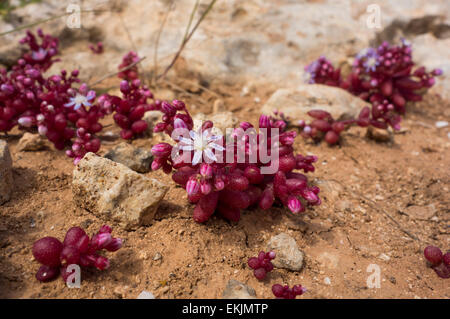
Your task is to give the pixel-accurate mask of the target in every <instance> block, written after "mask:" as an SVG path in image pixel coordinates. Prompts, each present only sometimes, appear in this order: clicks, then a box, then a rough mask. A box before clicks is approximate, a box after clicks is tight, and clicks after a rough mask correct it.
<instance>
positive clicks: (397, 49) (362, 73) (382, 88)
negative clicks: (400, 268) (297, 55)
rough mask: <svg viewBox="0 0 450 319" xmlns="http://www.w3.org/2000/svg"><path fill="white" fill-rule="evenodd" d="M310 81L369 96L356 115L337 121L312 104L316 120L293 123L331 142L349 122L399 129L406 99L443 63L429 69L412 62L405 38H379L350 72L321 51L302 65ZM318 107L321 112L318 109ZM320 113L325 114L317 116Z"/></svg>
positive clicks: (417, 94) (421, 90)
mask: <svg viewBox="0 0 450 319" xmlns="http://www.w3.org/2000/svg"><path fill="white" fill-rule="evenodd" d="M305 71H306V74H307V75H308V80H307V82H308V83H317V84H324V85H329V86H336V87H340V88H342V89H344V90H347V91H349V92H350V93H352V94H354V95H356V96H358V97H360V98H361V99H363V100H365V101H367V102H369V103H370V104H371V107H370V108H369V107H365V108H364V109H362V110H361V112H360V114H359V116H358V118H356V119H349V120H346V121H337V120H335V119H333V118H332V117H331V116H330V115H329V114H325V113H327V112H325V111H320V110H315V111H313V115H311V114H309V115H310V116H311V117H313V118H314V120H313V121H312V122H311V123H309V124H307V123H305V122H304V121H303V122H302V123H301V124H299V125H297V126H299V127H300V128H301V129H302V136H303V137H305V138H311V139H313V140H316V141H320V140H322V139H325V141H326V142H327V143H328V144H330V145H333V144H336V143H338V142H339V140H340V133H341V132H342V131H344V130H345V129H347V128H348V127H349V126H351V125H358V126H361V127H368V126H373V127H376V128H379V129H387V128H388V127H389V126H390V127H392V128H393V129H394V130H399V129H400V121H401V115H403V114H405V112H406V105H407V103H408V102H417V101H421V100H422V96H423V95H424V94H425V92H426V91H427V90H428V89H429V88H431V87H432V86H433V85H434V84H435V77H436V76H440V75H442V70H441V69H435V70H432V71H431V72H427V71H426V69H425V68H424V67H416V65H415V63H414V62H413V60H412V48H411V45H410V44H408V43H407V42H406V41H405V40H402V44H401V45H398V46H394V45H390V44H389V43H387V42H383V43H382V44H381V45H380V46H379V47H378V48H367V49H365V50H363V51H362V52H360V53H359V54H358V55H357V56H356V57H355V60H354V63H353V66H352V69H351V72H350V74H348V76H346V77H343V76H342V74H341V69H339V68H338V69H336V68H334V66H333V65H332V64H331V62H330V61H329V60H327V59H326V58H325V57H320V58H319V59H318V60H316V61H314V62H312V63H311V64H309V65H308V66H306V67H305ZM319 111H320V112H322V113H319ZM320 117H323V118H320Z"/></svg>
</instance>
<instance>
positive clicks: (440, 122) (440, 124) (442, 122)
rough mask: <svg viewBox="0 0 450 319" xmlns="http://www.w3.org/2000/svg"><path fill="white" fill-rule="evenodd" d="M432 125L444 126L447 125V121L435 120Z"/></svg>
mask: <svg viewBox="0 0 450 319" xmlns="http://www.w3.org/2000/svg"><path fill="white" fill-rule="evenodd" d="M434 125H436V127H437V128H444V127H447V126H448V122H447V121H437V122H436V123H434Z"/></svg>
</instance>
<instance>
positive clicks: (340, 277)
mask: <svg viewBox="0 0 450 319" xmlns="http://www.w3.org/2000/svg"><path fill="white" fill-rule="evenodd" d="M184 80H185V79H183V78H180V77H179V78H177V79H172V81H173V82H171V84H167V83H166V84H164V85H163V87H160V88H159V90H168V89H170V90H172V91H173V92H174V93H175V94H176V96H177V98H179V99H182V100H184V101H185V102H186V103H187V105H188V106H189V108H190V110H191V111H192V113H193V114H195V113H197V112H204V113H209V112H211V108H212V105H213V102H214V100H215V99H216V98H218V97H220V98H222V99H223V100H224V102H225V108H226V109H227V110H230V111H232V112H233V113H234V114H235V116H236V117H237V118H238V119H240V120H250V121H251V122H254V123H256V122H257V120H258V117H259V110H260V108H261V106H262V105H263V103H264V102H265V101H266V100H267V99H268V98H269V96H270V94H271V93H272V92H273V91H274V89H275V88H271V87H257V88H256V91H255V92H251V93H250V94H249V95H248V96H244V97H242V96H241V95H240V92H241V88H242V85H231V86H230V85H227V84H224V83H213V84H207V85H208V86H209V90H208V91H206V90H204V89H199V88H196V87H195V86H194V87H193V86H192V85H191V84H187V82H186V81H184ZM103 85H104V87H105V88H106V87H111V86H114V85H118V80H116V79H111V80H110V81H109V82H105V83H103ZM175 87H176V88H175ZM154 92H155V94H156V95H157V96H158V90H154ZM256 97H257V98H259V99H260V102H259V103H257V102H255V98H256ZM449 106H450V105H449V103H445V102H443V101H441V100H440V99H439V97H438V96H434V95H432V94H431V93H430V94H428V96H427V99H426V100H425V101H424V102H421V103H419V104H416V105H413V106H411V107H410V108H409V111H408V115H407V116H406V118H405V119H404V121H403V130H402V131H401V132H400V133H397V134H395V139H394V142H393V143H377V142H375V141H373V140H369V139H368V138H367V137H365V130H364V129H361V128H352V129H351V130H350V131H348V132H347V133H346V134H345V138H344V140H343V142H342V143H341V145H340V146H337V147H328V146H327V145H326V144H324V143H322V144H318V145H317V144H312V143H309V142H308V143H306V142H305V141H304V140H303V139H302V138H300V137H298V138H297V140H296V143H295V145H294V146H295V150H296V151H297V152H300V153H302V154H305V153H308V154H310V153H311V154H315V155H317V156H318V157H319V161H318V163H317V165H316V171H315V172H314V173H312V174H311V173H310V174H309V176H310V177H311V178H312V179H313V180H314V181H315V183H317V185H318V186H319V187H321V189H322V192H321V194H320V195H321V197H322V200H323V204H322V205H321V206H318V207H315V208H313V209H310V210H308V211H307V212H306V213H304V214H302V215H301V216H300V217H293V216H292V214H291V213H290V212H289V211H288V209H286V208H273V209H271V210H270V211H267V212H263V211H260V210H253V211H245V212H244V213H243V214H242V218H241V221H240V222H239V223H237V224H234V223H230V222H227V221H225V220H223V219H221V218H219V217H213V218H212V219H211V220H210V221H209V222H207V223H206V224H197V223H195V222H194V221H193V220H192V217H191V215H192V211H193V206H192V205H190V204H188V202H187V198H186V193H185V191H184V190H183V189H181V188H180V187H176V186H175V184H174V183H173V182H172V181H171V178H170V177H169V176H167V175H164V174H163V173H162V172H160V171H158V172H150V173H147V174H145V175H146V176H149V177H154V178H157V179H159V180H161V181H164V182H165V183H167V184H168V185H170V191H169V192H168V194H167V195H166V197H165V199H164V201H163V202H162V204H161V206H160V208H159V210H158V212H157V215H156V218H155V221H154V223H153V224H152V225H150V226H145V227H140V228H138V229H137V230H135V231H130V232H127V231H124V230H121V229H120V228H119V227H114V224H112V226H113V227H114V229H113V235H114V236H115V237H121V238H123V239H124V246H123V248H122V249H121V250H119V251H118V252H117V253H108V257H110V261H111V267H110V268H109V269H108V270H106V271H103V272H101V271H97V270H91V269H89V270H83V272H82V285H81V288H80V289H69V288H67V287H66V286H65V284H64V282H63V281H62V280H61V279H57V280H55V281H53V282H50V283H40V282H38V281H37V280H36V279H35V278H34V275H35V272H36V271H37V269H38V268H39V265H38V263H37V262H36V261H35V260H34V258H33V256H32V254H31V247H32V244H33V242H34V241H35V240H37V239H39V238H41V237H43V236H54V237H57V238H60V239H63V237H64V234H65V232H66V230H67V229H68V228H70V227H72V226H78V225H80V226H82V227H84V228H86V230H87V232H88V233H90V234H92V233H94V232H96V231H97V230H98V228H99V227H100V226H101V225H103V224H104V223H105V221H103V220H99V219H98V218H96V217H95V216H93V215H92V214H90V213H89V212H87V211H85V210H83V209H80V208H78V207H77V205H76V203H74V202H73V200H72V192H71V180H72V170H73V165H72V163H71V160H70V159H68V158H67V157H66V156H65V155H64V153H63V152H59V151H56V150H54V149H52V148H50V149H48V150H44V151H38V152H17V150H16V147H17V143H18V140H19V138H20V135H21V133H20V132H19V131H14V132H12V133H13V135H12V136H10V137H8V138H5V137H3V136H2V137H1V138H2V139H6V140H7V141H8V144H9V146H10V150H11V153H12V158H13V173H14V191H13V194H12V198H11V200H10V201H9V202H7V203H5V204H4V205H2V206H0V297H1V298H136V297H137V295H139V293H140V292H141V291H143V290H148V291H151V292H153V293H154V294H155V296H156V297H157V298H220V297H221V295H222V292H223V290H224V288H225V286H226V283H227V282H228V280H229V279H236V280H239V281H241V282H244V283H246V284H248V285H249V286H251V287H253V288H254V289H255V290H256V295H257V297H259V298H273V295H272V292H271V286H272V285H273V284H275V283H283V284H289V285H294V284H302V285H303V286H305V287H307V288H308V292H307V293H306V294H305V295H303V296H302V297H301V298H449V297H450V289H449V286H448V280H444V279H441V278H439V277H438V276H437V275H436V274H435V273H434V271H433V270H432V269H430V268H429V267H427V265H426V262H425V260H424V257H423V249H424V248H425V247H426V246H427V245H429V244H434V245H437V246H439V247H441V248H443V249H446V248H448V247H450V245H449V243H450V237H449V230H450V229H449V210H448V207H449V205H448V204H449V197H448V192H449V187H450V175H449V166H450V160H449V158H450V157H449V155H450V154H449V139H448V137H447V132H448V128H447V129H445V128H444V129H437V128H435V126H434V123H435V122H436V121H438V120H444V119H447V120H448V118H449V117H450V108H449ZM103 124H112V119H111V118H106V119H104V120H103ZM108 131H112V132H115V133H117V132H118V128H117V127H116V126H114V125H111V126H108V127H107V128H106V129H104V131H103V133H106V132H108ZM159 139H160V137H158V136H154V137H153V138H146V139H137V140H134V141H133V142H132V144H133V145H135V146H139V147H144V148H147V149H150V148H151V146H152V145H154V144H155V143H157V142H158V141H159ZM120 142H121V140H120V139H116V140H114V141H110V142H106V141H105V142H103V144H102V148H101V151H100V154H101V155H103V154H105V153H106V152H107V151H108V150H109V149H111V148H113V147H114V146H115V145H117V144H118V143H120ZM429 205H430V206H429ZM409 206H418V207H419V208H418V209H417V211H419V212H420V213H416V214H411V213H410V214H409V215H408V214H407V213H406V212H408V211H409V210H407V209H406V208H407V207H409ZM430 210H431V212H430ZM281 232H285V233H288V234H289V235H291V236H292V237H294V238H295V239H296V241H297V243H298V245H299V247H300V249H301V250H302V251H303V252H304V253H305V255H306V260H305V267H304V268H303V270H302V271H300V272H291V271H287V270H282V269H275V270H274V271H273V272H271V273H270V274H269V275H268V277H267V278H266V279H265V280H264V281H262V282H259V281H258V280H257V279H256V278H255V277H254V276H253V274H252V271H251V270H250V269H249V268H248V266H247V265H246V262H247V259H248V258H249V257H252V256H255V255H256V254H257V253H258V251H260V250H262V249H265V247H266V243H267V242H268V240H269V239H270V238H271V237H272V236H274V235H277V234H279V233H281ZM157 254H160V255H161V256H162V258H161V259H159V260H154V259H157V258H154V257H155V255H157ZM370 264H376V265H378V266H379V267H380V270H381V287H380V288H379V289H377V288H373V289H369V288H368V287H367V284H366V280H367V278H368V276H369V275H370V274H371V273H368V272H367V268H368V266H369V265H370Z"/></svg>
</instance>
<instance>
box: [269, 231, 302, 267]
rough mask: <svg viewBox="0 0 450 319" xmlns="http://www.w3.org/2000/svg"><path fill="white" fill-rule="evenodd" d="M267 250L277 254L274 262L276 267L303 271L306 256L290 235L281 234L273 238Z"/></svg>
mask: <svg viewBox="0 0 450 319" xmlns="http://www.w3.org/2000/svg"><path fill="white" fill-rule="evenodd" d="M267 249H268V250H273V251H275V253H276V258H275V259H274V260H272V263H273V265H274V266H275V267H277V268H285V269H289V270H293V271H299V270H301V269H302V267H303V259H304V254H303V252H302V251H301V250H300V249H299V248H298V246H297V242H296V241H295V239H294V238H292V237H291V236H289V235H288V234H285V233H281V234H279V235H277V236H274V237H272V238H271V239H270V241H269V243H268V244H267Z"/></svg>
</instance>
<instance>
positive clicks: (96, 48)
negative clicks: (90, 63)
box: [89, 41, 105, 54]
mask: <svg viewBox="0 0 450 319" xmlns="http://www.w3.org/2000/svg"><path fill="white" fill-rule="evenodd" d="M89 49H90V50H91V51H92V52H93V53H94V54H102V53H103V52H104V51H105V49H104V47H103V42H101V41H100V42H97V43H96V44H90V45H89Z"/></svg>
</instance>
